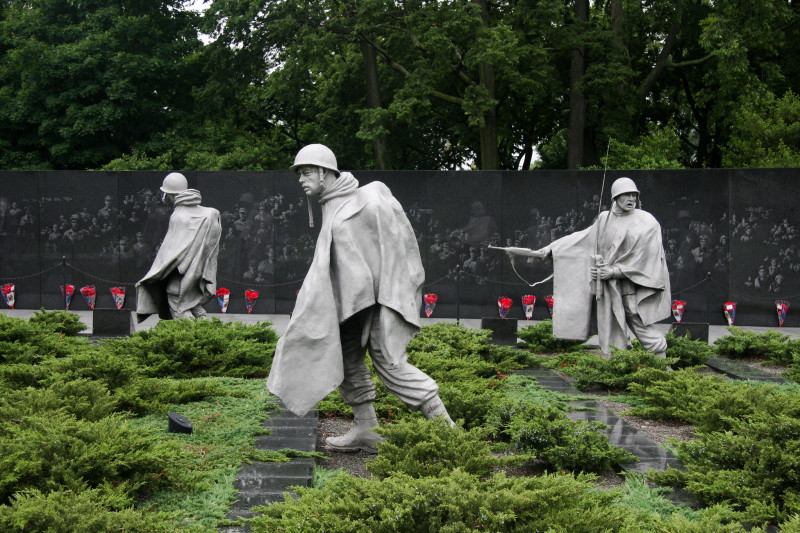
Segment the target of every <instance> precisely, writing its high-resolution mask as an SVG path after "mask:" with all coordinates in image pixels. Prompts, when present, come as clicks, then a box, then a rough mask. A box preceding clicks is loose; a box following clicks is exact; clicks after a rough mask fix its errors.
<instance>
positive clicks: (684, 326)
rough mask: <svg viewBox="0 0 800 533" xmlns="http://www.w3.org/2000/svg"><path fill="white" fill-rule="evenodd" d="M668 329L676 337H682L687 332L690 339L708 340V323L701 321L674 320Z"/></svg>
mask: <svg viewBox="0 0 800 533" xmlns="http://www.w3.org/2000/svg"><path fill="white" fill-rule="evenodd" d="M669 331H670V333H672V334H673V335H675V336H676V337H683V336H684V335H686V334H687V333H688V334H689V337H690V338H691V339H692V340H695V341H703V342H708V324H706V323H703V322H675V323H674V324H672V326H671V327H670V328H669Z"/></svg>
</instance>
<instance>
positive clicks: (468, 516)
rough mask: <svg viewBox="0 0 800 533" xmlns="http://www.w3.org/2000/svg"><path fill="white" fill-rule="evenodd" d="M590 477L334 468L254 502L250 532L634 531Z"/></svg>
mask: <svg viewBox="0 0 800 533" xmlns="http://www.w3.org/2000/svg"><path fill="white" fill-rule="evenodd" d="M591 479H592V478H591V477H586V476H583V475H579V476H573V475H545V476H541V477H534V478H507V477H505V475H503V474H498V475H495V476H493V477H491V478H490V479H488V480H487V481H481V479H480V478H479V477H478V476H476V475H473V474H468V473H466V472H463V471H461V470H459V469H456V470H454V471H452V472H448V473H446V474H443V475H442V476H440V477H423V478H414V477H411V476H409V475H407V474H403V473H397V474H393V475H391V476H389V477H387V478H385V479H363V478H355V477H351V476H338V477H336V478H334V479H333V480H330V481H329V482H328V483H327V484H326V485H325V487H324V489H313V488H299V489H298V490H297V495H298V498H297V499H294V498H287V500H286V501H285V502H281V503H273V504H272V505H270V506H269V507H259V508H257V510H258V511H259V512H261V513H263V514H262V516H259V517H256V518H254V519H252V520H251V521H250V525H251V527H252V530H253V531H254V532H256V533H265V532H268V531H276V530H277V531H280V530H287V531H288V530H291V531H301V532H320V531H326V532H340V533H373V532H382V533H391V532H397V533H408V532H409V531H420V532H422V531H429V532H445V533H446V532H451V533H452V532H466V531H477V530H480V531H575V532H584V531H585V532H589V531H598V532H599V531H603V532H613V531H637V530H636V529H632V527H633V525H634V524H635V521H636V516H635V515H634V514H632V513H631V512H630V510H629V509H623V508H620V507H615V506H614V505H612V502H613V501H614V499H615V497H616V496H615V494H614V493H613V492H603V491H595V490H592V489H591V482H590V480H591Z"/></svg>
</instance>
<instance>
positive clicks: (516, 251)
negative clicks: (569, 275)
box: [489, 246, 550, 259]
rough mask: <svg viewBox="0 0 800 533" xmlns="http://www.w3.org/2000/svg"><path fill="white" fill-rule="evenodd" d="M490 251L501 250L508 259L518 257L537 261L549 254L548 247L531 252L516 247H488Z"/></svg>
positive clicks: (528, 249) (527, 249)
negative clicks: (532, 258)
mask: <svg viewBox="0 0 800 533" xmlns="http://www.w3.org/2000/svg"><path fill="white" fill-rule="evenodd" d="M489 248H490V249H492V250H503V251H504V252H505V253H506V254H508V256H509V257H512V256H514V255H519V256H522V257H535V258H537V259H544V258H545V257H547V255H548V254H549V253H550V248H549V247H547V246H546V247H544V248H540V249H539V250H531V249H530V248H519V247H516V246H507V247H502V246H489Z"/></svg>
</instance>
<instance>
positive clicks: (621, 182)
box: [611, 178, 639, 200]
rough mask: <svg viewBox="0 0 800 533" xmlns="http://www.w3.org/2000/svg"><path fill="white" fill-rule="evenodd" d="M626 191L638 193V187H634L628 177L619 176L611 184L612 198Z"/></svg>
mask: <svg viewBox="0 0 800 533" xmlns="http://www.w3.org/2000/svg"><path fill="white" fill-rule="evenodd" d="M626 192H635V193H636V194H639V189H637V188H636V184H635V183H634V182H633V180H632V179H630V178H619V179H617V180H615V181H614V183H613V184H612V185H611V199H612V200H613V199H615V198H616V197H617V196H619V195H620V194H625V193H626Z"/></svg>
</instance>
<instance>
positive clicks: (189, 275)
mask: <svg viewBox="0 0 800 533" xmlns="http://www.w3.org/2000/svg"><path fill="white" fill-rule="evenodd" d="M201 201H202V197H201V196H200V192H199V191H197V190H195V189H187V190H185V191H183V192H180V193H178V194H177V195H176V196H175V209H174V210H173V212H172V215H171V216H170V217H169V227H168V228H167V234H166V235H165V236H164V241H163V242H162V243H161V247H160V248H159V249H158V254H156V258H155V259H154V260H153V264H152V266H151V267H150V270H149V271H148V272H147V274H145V276H144V277H143V278H142V279H141V280H140V281H139V282H138V283H137V284H136V314H137V316H138V319H139V322H141V321H142V320H144V319H145V318H147V317H148V316H150V315H152V314H155V313H158V316H159V317H161V318H164V319H169V318H172V315H171V314H170V310H169V306H168V303H167V293H166V281H167V278H168V277H169V276H170V275H171V274H172V273H173V272H175V271H177V272H178V273H179V274H182V276H183V278H182V279H181V287H180V294H179V296H178V301H179V305H180V307H181V308H182V310H186V309H191V308H192V307H194V306H196V305H198V304H204V303H206V302H207V301H208V300H210V299H211V297H212V296H214V295H215V294H216V291H217V255H218V253H219V238H220V234H221V233H222V226H221V224H220V216H219V211H217V210H216V209H214V208H212V207H203V206H201V205H200V202H201ZM195 286H196V287H198V288H199V291H189V288H190V287H195Z"/></svg>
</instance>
